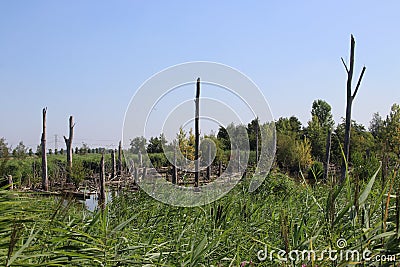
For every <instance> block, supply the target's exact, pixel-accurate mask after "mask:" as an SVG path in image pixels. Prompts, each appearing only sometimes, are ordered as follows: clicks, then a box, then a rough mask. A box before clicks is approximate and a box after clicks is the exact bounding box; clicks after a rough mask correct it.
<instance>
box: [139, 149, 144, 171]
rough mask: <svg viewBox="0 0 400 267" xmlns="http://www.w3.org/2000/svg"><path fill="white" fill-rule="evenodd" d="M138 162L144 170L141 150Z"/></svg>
mask: <svg viewBox="0 0 400 267" xmlns="http://www.w3.org/2000/svg"><path fill="white" fill-rule="evenodd" d="M138 161H139V163H138V165H139V168H142V167H143V157H142V152H140V150H139V153H138Z"/></svg>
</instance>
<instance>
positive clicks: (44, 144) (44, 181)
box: [41, 108, 49, 191]
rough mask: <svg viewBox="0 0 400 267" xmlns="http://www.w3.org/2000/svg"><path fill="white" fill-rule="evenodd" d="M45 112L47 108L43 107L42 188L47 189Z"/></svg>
mask: <svg viewBox="0 0 400 267" xmlns="http://www.w3.org/2000/svg"><path fill="white" fill-rule="evenodd" d="M46 113H47V108H43V110H42V115H43V124H42V126H43V130H42V140H41V142H42V189H43V190H44V191H49V178H48V174H47V153H46Z"/></svg>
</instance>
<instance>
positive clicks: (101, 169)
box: [99, 152, 106, 210]
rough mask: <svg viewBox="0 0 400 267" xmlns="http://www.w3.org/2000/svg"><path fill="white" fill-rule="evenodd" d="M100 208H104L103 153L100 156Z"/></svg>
mask: <svg viewBox="0 0 400 267" xmlns="http://www.w3.org/2000/svg"><path fill="white" fill-rule="evenodd" d="M99 204H100V207H101V209H102V210H104V209H105V207H106V179H105V171H104V152H103V153H102V155H101V160H100V201H99Z"/></svg>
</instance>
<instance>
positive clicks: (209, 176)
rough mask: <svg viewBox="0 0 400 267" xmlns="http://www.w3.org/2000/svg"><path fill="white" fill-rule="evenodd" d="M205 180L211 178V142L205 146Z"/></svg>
mask: <svg viewBox="0 0 400 267" xmlns="http://www.w3.org/2000/svg"><path fill="white" fill-rule="evenodd" d="M207 154H208V155H207V174H206V177H207V180H210V179H211V166H212V160H211V144H210V143H208V147H207Z"/></svg>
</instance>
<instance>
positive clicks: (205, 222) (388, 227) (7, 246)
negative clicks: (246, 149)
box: [0, 172, 400, 266]
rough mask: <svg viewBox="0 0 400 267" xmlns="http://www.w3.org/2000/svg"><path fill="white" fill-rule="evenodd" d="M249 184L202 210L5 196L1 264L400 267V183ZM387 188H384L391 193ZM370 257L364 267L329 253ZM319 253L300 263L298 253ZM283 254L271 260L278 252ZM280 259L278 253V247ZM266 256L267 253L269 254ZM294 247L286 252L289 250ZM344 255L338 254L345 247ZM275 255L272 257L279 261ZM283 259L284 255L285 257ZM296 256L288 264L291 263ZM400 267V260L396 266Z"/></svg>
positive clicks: (142, 199)
mask: <svg viewBox="0 0 400 267" xmlns="http://www.w3.org/2000/svg"><path fill="white" fill-rule="evenodd" d="M247 188H248V181H246V180H245V181H241V182H240V183H239V184H238V185H237V186H236V187H235V188H234V189H233V190H232V191H230V192H229V193H228V194H227V195H225V196H224V197H222V198H221V199H219V200H218V201H216V202H214V203H212V204H209V205H206V206H201V207H196V208H181V207H174V206H169V205H165V204H163V203H160V202H158V201H156V200H154V199H153V198H151V197H150V196H148V195H147V194H146V193H145V192H143V191H138V192H137V193H129V192H120V193H119V194H118V196H117V197H116V198H115V199H114V200H113V201H112V202H111V203H109V204H108V205H107V207H106V210H105V211H101V210H96V211H95V212H93V213H92V212H90V211H88V210H86V209H85V208H84V207H83V206H82V205H80V204H77V203H76V202H74V201H72V200H70V201H66V200H62V199H56V198H50V197H42V196H40V195H32V194H28V193H16V192H12V191H8V190H6V189H4V190H2V191H1V193H0V213H1V216H0V262H1V264H4V265H6V266H349V265H350V266H353V265H351V264H358V266H398V265H395V264H396V263H394V262H393V261H390V260H393V259H394V258H393V257H392V258H390V260H388V259H387V260H386V261H382V260H381V261H374V260H375V259H377V258H376V257H377V255H380V256H381V258H382V255H384V256H385V257H386V256H391V255H395V256H396V258H397V260H399V259H400V242H399V240H400V239H399V237H400V232H399V198H398V197H396V195H395V193H396V192H397V193H398V188H399V178H398V176H397V173H396V172H393V173H391V175H390V176H389V177H388V179H387V181H386V182H385V183H382V182H381V181H380V179H378V178H377V177H376V175H374V176H372V177H370V179H366V180H365V181H364V182H362V184H361V185H360V186H359V188H360V190H359V193H358V194H355V193H354V192H356V190H355V188H354V185H353V184H352V183H351V182H350V179H348V180H347V181H346V182H344V183H343V184H342V185H340V186H339V185H336V186H333V185H331V184H329V183H328V184H324V183H319V182H317V183H316V184H314V185H308V184H306V183H304V182H301V181H300V182H295V181H293V180H292V179H291V178H289V177H287V176H285V175H283V174H280V173H273V174H270V175H268V177H267V179H266V180H265V182H264V183H263V185H262V186H261V187H260V188H258V189H257V190H256V191H255V192H253V193H249V192H247ZM382 188H383V189H382ZM338 241H345V246H344V247H343V248H342V250H345V249H347V250H350V249H351V250H353V251H354V250H357V251H359V252H360V254H362V253H363V251H365V250H366V249H368V251H370V254H368V258H369V259H370V260H368V261H366V260H365V261H363V259H362V258H361V257H360V259H359V261H357V259H348V260H346V258H345V257H344V256H342V257H339V254H337V258H336V260H332V259H330V258H329V257H328V255H325V257H323V258H320V252H321V251H323V250H327V251H328V250H338V249H339V248H340V247H338V245H339V246H342V245H343V244H342V243H341V244H339V242H338ZM311 249H312V250H313V251H316V252H317V255H316V258H315V259H314V258H313V257H310V258H307V257H305V259H301V257H299V259H298V260H291V258H290V257H289V253H292V254H291V255H292V258H294V256H295V255H294V254H293V251H296V250H297V251H305V250H311ZM272 250H275V252H273V253H272V254H271V251H272ZM279 250H281V252H280V253H281V254H280V255H278V251H279ZM265 251H267V256H266V257H263V256H265V255H264V254H265ZM282 251H285V253H286V255H284V254H282V253H283V252H282ZM338 251H339V250H338ZM270 255H272V256H271V257H270ZM279 256H281V258H279ZM285 257H286V258H287V261H284V260H283V258H285ZM397 264H398V263H397Z"/></svg>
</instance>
